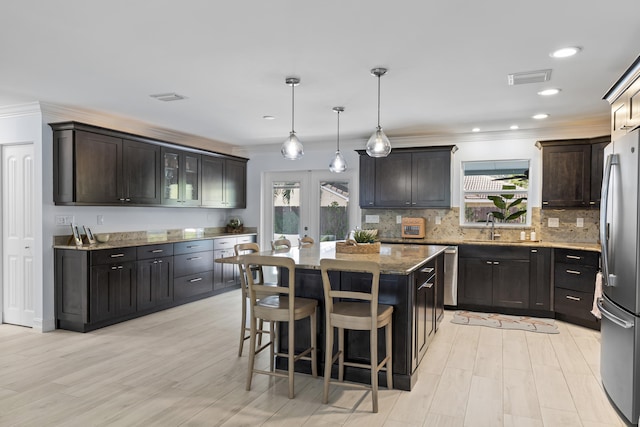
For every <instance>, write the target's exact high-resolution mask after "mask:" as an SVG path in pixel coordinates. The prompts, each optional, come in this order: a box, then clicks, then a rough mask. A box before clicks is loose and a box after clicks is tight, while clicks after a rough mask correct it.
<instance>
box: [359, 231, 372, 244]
mask: <svg viewBox="0 0 640 427" xmlns="http://www.w3.org/2000/svg"><path fill="white" fill-rule="evenodd" d="M375 235H376V233H375V232H374V231H371V230H356V231H354V232H353V240H355V241H356V242H358V243H373V242H374V241H375Z"/></svg>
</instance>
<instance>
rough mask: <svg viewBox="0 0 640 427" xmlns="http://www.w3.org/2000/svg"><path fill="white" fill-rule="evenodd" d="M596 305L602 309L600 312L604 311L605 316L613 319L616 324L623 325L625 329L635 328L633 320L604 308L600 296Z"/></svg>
mask: <svg viewBox="0 0 640 427" xmlns="http://www.w3.org/2000/svg"><path fill="white" fill-rule="evenodd" d="M596 305H597V306H598V309H600V313H602V315H603V316H604V317H606V318H607V319H609V320H611V321H612V322H613V323H615V324H616V325H618V326H622V327H623V328H625V329H631V328H633V326H634V325H633V322H627V321H626V320H624V319H621V318H619V317H618V316H616V315H615V314H613V313H611V312H610V311H609V310H607V309H606V308H604V307H603V306H602V298H598V301H596Z"/></svg>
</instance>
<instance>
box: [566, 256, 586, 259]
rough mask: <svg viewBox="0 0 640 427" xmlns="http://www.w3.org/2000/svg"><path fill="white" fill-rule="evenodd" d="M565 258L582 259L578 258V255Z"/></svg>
mask: <svg viewBox="0 0 640 427" xmlns="http://www.w3.org/2000/svg"><path fill="white" fill-rule="evenodd" d="M567 258H569V259H582V257H581V256H578V255H567Z"/></svg>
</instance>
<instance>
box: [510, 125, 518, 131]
mask: <svg viewBox="0 0 640 427" xmlns="http://www.w3.org/2000/svg"><path fill="white" fill-rule="evenodd" d="M509 129H511V130H516V129H520V126H518V125H511V126H509Z"/></svg>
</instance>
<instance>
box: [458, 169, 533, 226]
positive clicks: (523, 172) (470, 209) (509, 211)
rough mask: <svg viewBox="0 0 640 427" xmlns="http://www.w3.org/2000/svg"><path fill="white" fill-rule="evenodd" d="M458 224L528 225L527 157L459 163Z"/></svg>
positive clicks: (529, 217) (529, 222)
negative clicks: (490, 219) (491, 221)
mask: <svg viewBox="0 0 640 427" xmlns="http://www.w3.org/2000/svg"><path fill="white" fill-rule="evenodd" d="M462 172H463V173H462V175H463V179H462V186H463V188H462V197H463V198H464V200H463V203H462V206H463V207H464V215H461V219H460V223H461V225H473V224H478V223H485V222H486V220H487V217H488V215H489V214H492V215H493V218H494V221H495V223H496V225H501V226H507V225H519V226H523V225H530V224H531V214H530V212H529V209H528V204H527V201H528V199H529V160H496V161H479V162H463V164H462Z"/></svg>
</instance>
